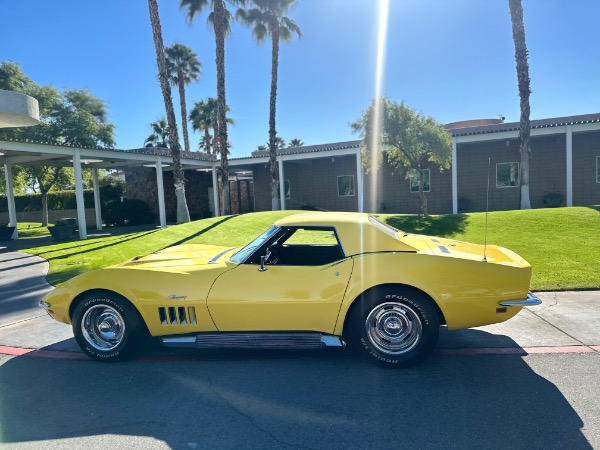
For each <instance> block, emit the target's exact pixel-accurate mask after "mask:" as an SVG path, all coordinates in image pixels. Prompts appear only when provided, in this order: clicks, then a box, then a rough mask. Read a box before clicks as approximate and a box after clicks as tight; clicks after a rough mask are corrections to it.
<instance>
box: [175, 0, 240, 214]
mask: <svg viewBox="0 0 600 450" xmlns="http://www.w3.org/2000/svg"><path fill="white" fill-rule="evenodd" d="M227 1H228V3H230V4H231V5H234V6H241V5H244V3H245V0H227ZM209 4H210V9H211V12H210V14H209V15H208V25H209V26H210V27H211V28H212V30H213V31H214V33H215V47H216V63H217V105H218V106H217V127H218V130H219V132H218V136H215V139H214V141H218V142H228V137H227V119H226V113H227V108H226V105H227V99H226V96H225V37H226V36H228V35H229V34H230V33H231V20H232V15H231V13H230V12H229V11H228V10H227V8H226V1H225V0H210V1H209V0H180V3H179V7H180V8H181V9H183V10H186V11H187V18H188V22H190V23H191V22H192V21H193V20H194V18H195V17H196V16H197V15H200V14H201V13H202V11H203V10H205V9H207V8H208V6H209ZM227 152H228V150H227V145H223V146H222V148H220V155H221V170H220V172H221V180H222V182H223V190H222V202H221V204H222V208H223V214H230V213H231V200H230V198H229V161H228V158H227Z"/></svg>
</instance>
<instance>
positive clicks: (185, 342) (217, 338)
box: [160, 332, 345, 350]
mask: <svg viewBox="0 0 600 450" xmlns="http://www.w3.org/2000/svg"><path fill="white" fill-rule="evenodd" d="M160 341H161V343H162V345H163V346H165V347H192V348H211V349H219V348H241V349H260V348H264V349H304V350H319V349H323V348H325V347H344V346H345V344H344V342H343V341H342V340H341V338H340V337H339V336H331V335H321V334H319V333H302V332H292V333H277V332H271V333H251V332H250V333H243V332H241V333H240V332H225V333H224V332H217V333H199V334H197V335H195V336H190V335H187V336H164V337H161V338H160Z"/></svg>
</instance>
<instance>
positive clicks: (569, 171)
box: [566, 125, 573, 206]
mask: <svg viewBox="0 0 600 450" xmlns="http://www.w3.org/2000/svg"><path fill="white" fill-rule="evenodd" d="M566 154H567V155H566V156H567V206H573V125H567V151H566Z"/></svg>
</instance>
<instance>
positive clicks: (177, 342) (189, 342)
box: [160, 336, 196, 347]
mask: <svg viewBox="0 0 600 450" xmlns="http://www.w3.org/2000/svg"><path fill="white" fill-rule="evenodd" d="M160 341H161V342H162V345H164V346H165V347H196V336H178V337H163V338H160Z"/></svg>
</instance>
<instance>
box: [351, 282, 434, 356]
mask: <svg viewBox="0 0 600 450" xmlns="http://www.w3.org/2000/svg"><path fill="white" fill-rule="evenodd" d="M358 301H359V302H360V303H359V304H357V305H356V307H355V308H353V310H352V311H351V317H350V323H349V325H350V329H349V333H350V338H351V341H353V343H355V347H358V348H359V349H360V351H362V353H363V354H364V355H366V356H368V357H370V358H372V359H375V360H376V361H377V362H379V363H380V364H383V365H386V366H394V367H410V366H414V365H416V364H418V363H420V362H421V361H423V360H424V359H425V358H427V357H428V356H429V355H430V354H431V352H432V351H433V349H434V348H435V345H436V343H437V340H438V336H439V328H440V323H439V318H438V315H437V311H436V310H435V308H434V307H433V305H432V303H431V302H432V300H430V299H429V298H427V297H426V296H425V295H423V294H421V293H419V292H416V291H409V290H402V289H398V290H395V289H392V290H389V291H385V292H379V293H377V294H375V295H368V296H366V297H364V298H362V299H360V300H358Z"/></svg>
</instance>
